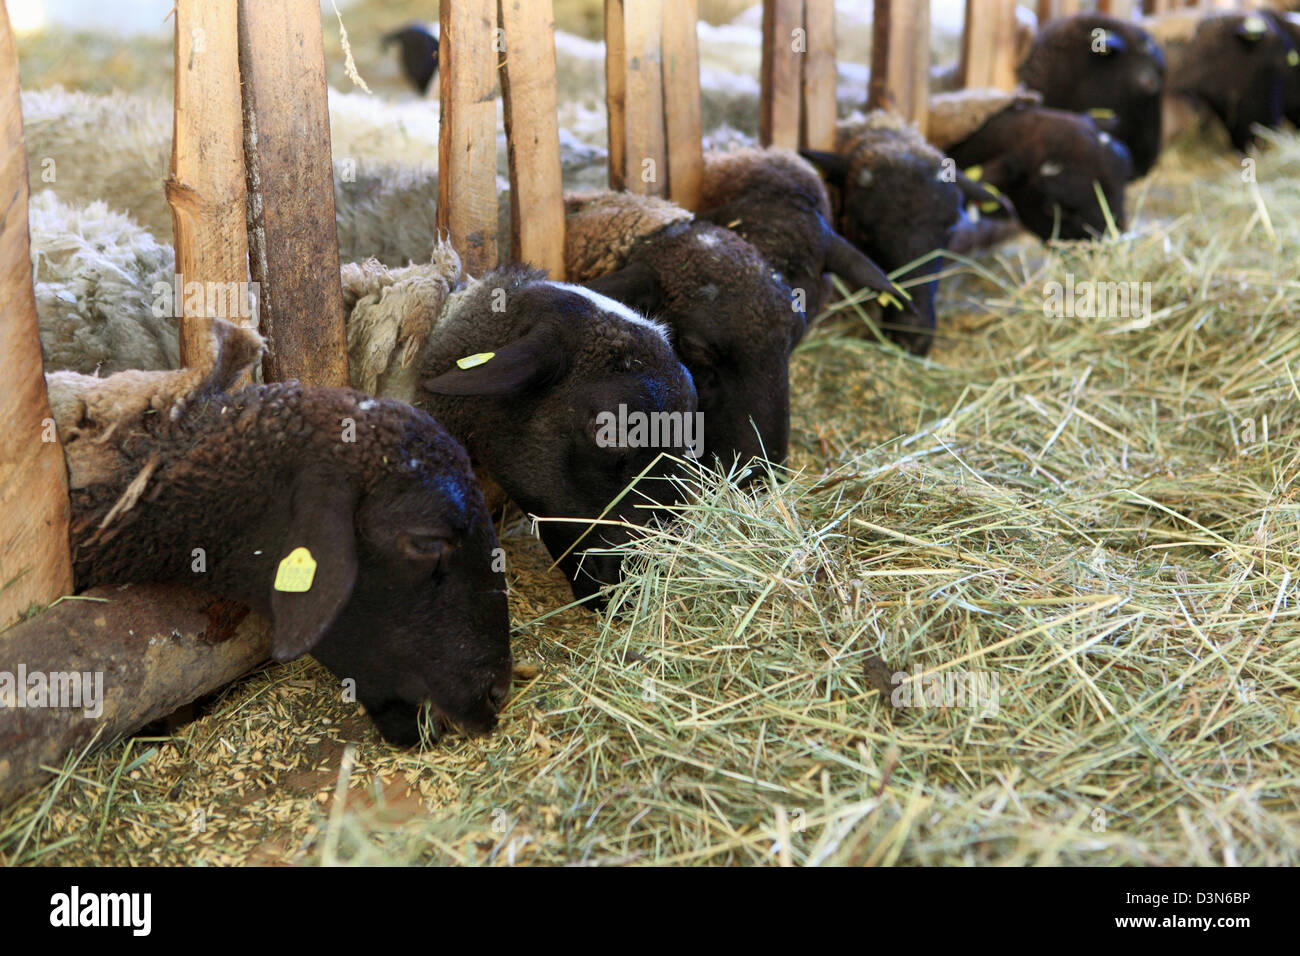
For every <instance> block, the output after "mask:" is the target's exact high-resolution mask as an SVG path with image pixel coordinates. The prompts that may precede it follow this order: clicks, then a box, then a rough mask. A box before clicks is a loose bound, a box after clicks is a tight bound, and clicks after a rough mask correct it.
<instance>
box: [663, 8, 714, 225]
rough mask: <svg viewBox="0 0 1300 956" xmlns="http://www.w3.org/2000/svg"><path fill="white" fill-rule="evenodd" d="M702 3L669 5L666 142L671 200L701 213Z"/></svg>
mask: <svg viewBox="0 0 1300 956" xmlns="http://www.w3.org/2000/svg"><path fill="white" fill-rule="evenodd" d="M699 18H700V15H699V0H665V3H664V14H663V103H664V138H665V141H666V143H665V145H666V148H667V151H668V196H669V198H670V199H672V201H673V202H675V203H677V205H679V206H682V207H683V208H685V209H698V208H699V205H700V189H701V188H702V185H703V180H704V144H703V129H702V126H701V120H700V50H699V38H698V35H697V33H696V24H697V23H698V21H699Z"/></svg>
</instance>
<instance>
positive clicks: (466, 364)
mask: <svg viewBox="0 0 1300 956" xmlns="http://www.w3.org/2000/svg"><path fill="white" fill-rule="evenodd" d="M496 354H497V353H496V352H475V353H474V354H473V355H466V356H465V357H464V358H458V359H456V367H457V368H474V366H476V365H482V364H483V363H484V362H490V361H492V359H493V358H494V357H495V356H496Z"/></svg>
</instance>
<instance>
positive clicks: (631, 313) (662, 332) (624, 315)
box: [555, 282, 668, 343]
mask: <svg viewBox="0 0 1300 956" xmlns="http://www.w3.org/2000/svg"><path fill="white" fill-rule="evenodd" d="M555 285H556V286H558V287H559V288H561V289H567V290H568V291H570V292H575V293H577V294H578V295H580V296H582V297H583V298H584V299H586V300H587V301H588V302H590V303H591V304H592V305H595V306H597V307H599V308H600V309H602V310H604V311H605V312H608V313H610V314H611V315H616V316H618V317H619V318H620V319H622V320H623V321H624V322H630V323H632V324H633V325H639V326H641V327H642V328H645V329H649V330H650V331H652V332H654V333H655V334H656V335H658V336H659V337H660V338H661V339H663V340H664V342H665V343H667V342H668V329H667V328H665V327H664V326H663V325H661V324H660V323H658V322H656V321H654V320H653V319H647V318H646V317H645V316H644V315H642V314H641V313H640V312H637V311H635V310H634V309H629V308H628V307H627V306H625V305H624V304H623V303H622V302H618V301H615V300H614V299H611V298H610V297H609V296H607V295H601V294H600V293H599V292H594V291H592V290H591V289H588V288H585V287H583V286H580V285H570V284H569V283H567V282H557V283H555Z"/></svg>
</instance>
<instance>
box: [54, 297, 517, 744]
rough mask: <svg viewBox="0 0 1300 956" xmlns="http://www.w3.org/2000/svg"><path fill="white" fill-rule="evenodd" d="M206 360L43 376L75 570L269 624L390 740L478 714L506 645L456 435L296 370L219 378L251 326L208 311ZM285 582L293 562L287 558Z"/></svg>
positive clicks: (501, 604) (471, 724) (98, 581)
mask: <svg viewBox="0 0 1300 956" xmlns="http://www.w3.org/2000/svg"><path fill="white" fill-rule="evenodd" d="M212 330H213V331H212V340H211V342H212V353H211V354H212V355H213V360H212V362H211V363H210V364H208V365H206V366H203V367H199V368H194V369H183V370H181V371H178V372H160V371H126V372H119V373H117V374H116V375H111V376H109V377H107V378H94V377H91V376H86V375H81V374H79V373H76V372H51V373H49V374H48V375H47V376H46V383H47V389H48V393H49V397H50V407H51V411H52V413H53V418H54V422H55V427H56V430H57V432H58V436H59V439H60V441H61V442H62V444H63V448H64V452H65V456H66V460H67V465H68V476H69V493H70V497H71V522H70V540H71V547H72V557H73V570H74V578H75V585H76V587H77V588H78V589H83V588H87V587H92V586H99V585H114V584H121V583H128V582H141V583H143V582H173V583H181V584H188V585H194V586H197V587H200V588H202V589H204V590H206V591H210V592H212V593H214V594H217V595H219V596H223V597H228V598H232V599H235V600H239V601H242V602H244V603H246V604H248V605H249V606H251V607H252V608H254V609H255V610H257V611H259V612H261V613H262V614H264V615H266V616H268V617H269V618H270V619H271V621H272V622H273V628H274V630H273V637H272V652H273V655H274V657H275V658H276V659H277V660H282V661H283V660H291V659H293V658H295V657H298V656H299V655H301V654H305V653H308V652H310V653H311V654H312V655H313V656H314V657H316V659H317V660H319V661H320V662H321V663H322V664H324V665H325V666H327V667H328V668H329V669H330V670H332V671H333V672H334V673H335V674H336V675H337V676H338V677H339V678H340V679H352V680H355V681H356V690H357V697H358V699H359V700H360V701H361V703H362V704H363V705H364V706H365V708H366V711H367V712H368V713H369V714H370V717H371V719H372V720H373V721H374V723H375V726H376V727H377V728H378V729H379V731H380V733H381V734H382V735H383V737H384V738H385V739H386V740H387V741H389V742H390V743H393V744H397V745H402V746H406V745H410V744H413V743H416V742H417V741H418V739H419V728H418V714H419V707H420V705H421V703H422V702H423V701H425V700H429V701H430V702H431V706H432V711H433V713H434V714H435V716H436V718H437V721H438V723H439V724H440V725H441V724H446V723H455V724H457V725H459V726H461V727H462V728H464V729H466V730H469V731H474V732H484V733H485V732H487V731H489V730H491V729H492V727H493V726H494V725H495V723H496V713H497V711H498V710H499V709H500V707H501V705H502V704H503V703H504V701H505V698H506V694H507V693H508V691H509V685H510V677H511V655H510V644H509V632H510V626H509V618H508V613H507V608H506V599H505V590H504V578H503V575H502V574H501V572H500V570H498V569H497V568H496V566H495V563H494V558H495V555H496V548H497V540H496V535H495V532H494V530H493V526H492V521H491V519H490V517H489V515H488V512H487V506H486V504H485V503H484V501H483V497H482V495H481V494H480V493H479V491H478V489H477V488H476V487H475V484H474V477H473V474H472V473H471V471H470V467H469V460H468V458H467V457H466V454H465V452H464V450H462V449H461V448H460V446H459V445H457V443H456V442H455V441H454V440H453V439H452V438H451V436H450V435H449V434H448V433H447V431H446V430H445V429H444V428H442V427H441V426H440V425H439V424H438V423H437V422H435V421H434V420H433V419H432V418H430V417H429V416H428V415H427V414H425V413H423V412H421V411H419V410H417V409H413V408H411V407H409V406H407V405H404V404H402V403H399V402H395V401H388V400H378V399H372V398H370V397H368V396H366V395H363V394H361V393H359V392H355V391H353V390H351V389H332V388H308V387H304V386H302V385H299V384H298V383H297V382H284V383H276V384H271V385H252V386H248V387H245V388H242V389H239V390H237V391H233V392H229V391H227V389H228V388H229V387H230V386H231V385H232V384H233V383H234V382H236V381H237V380H238V379H239V378H240V377H241V376H242V375H243V374H245V373H246V372H247V371H248V370H249V369H250V367H251V366H252V365H253V364H254V363H255V362H256V361H257V358H258V356H259V354H260V352H261V347H262V342H261V338H260V337H259V336H258V335H257V334H256V333H255V332H252V331H250V330H248V329H243V328H240V327H238V326H235V325H232V324H230V323H227V322H225V321H224V320H216V321H215V322H214V323H213V326H212ZM295 573H296V575H297V580H293V577H294V575H295Z"/></svg>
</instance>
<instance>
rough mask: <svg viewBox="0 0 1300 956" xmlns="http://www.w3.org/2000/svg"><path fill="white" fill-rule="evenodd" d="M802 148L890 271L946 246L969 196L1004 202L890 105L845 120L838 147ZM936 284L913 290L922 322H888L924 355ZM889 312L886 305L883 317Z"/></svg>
mask: <svg viewBox="0 0 1300 956" xmlns="http://www.w3.org/2000/svg"><path fill="white" fill-rule="evenodd" d="M803 155H804V156H805V157H806V158H807V159H809V160H810V161H812V162H813V163H814V164H816V166H817V167H818V168H819V169H820V170H821V171H822V173H823V174H824V175H825V176H826V180H827V182H828V183H829V184H830V186H831V196H832V199H833V203H834V206H835V210H836V225H837V227H838V229H839V231H840V232H841V233H843V235H844V237H845V238H846V239H848V240H849V241H850V242H852V243H853V244H854V245H855V246H857V247H858V248H859V249H861V250H862V251H863V252H864V253H866V254H867V256H869V257H870V258H871V259H872V260H873V261H874V262H878V263H880V265H881V266H882V267H883V268H885V269H888V270H889V271H890V272H897V271H898V270H900V269H901V268H903V267H904V266H906V265H908V264H909V263H912V262H915V261H917V260H919V259H922V258H923V257H925V256H926V255H927V254H929V253H932V252H935V251H936V250H942V249H945V248H947V247H948V245H949V243H950V242H951V241H952V238H953V233H954V230H956V228H957V227H958V225H959V224H960V223H961V222H962V221H963V204H964V203H965V202H977V203H981V204H987V203H993V204H994V205H997V204H998V203H999V199H998V197H996V196H994V195H992V194H990V193H989V192H987V191H986V190H984V189H983V188H982V187H980V186H979V185H978V184H976V183H973V182H971V180H970V179H969V178H968V177H966V176H965V174H963V173H962V172H961V171H960V170H957V169H956V168H955V166H954V164H953V163H952V162H951V161H949V162H948V163H946V164H945V162H944V156H943V154H942V153H940V152H939V151H938V150H937V149H935V148H934V147H933V146H931V145H930V144H929V143H927V142H926V141H925V138H924V137H923V136H921V134H920V133H919V132H917V130H916V128H915V127H914V126H911V125H910V124H908V123H907V122H906V121H904V120H902V119H900V118H899V117H898V116H896V115H894V114H893V113H888V112H885V111H883V110H877V111H872V112H871V113H869V114H868V115H867V116H866V117H865V118H863V119H860V120H849V121H841V122H840V124H839V127H838V129H837V131H836V152H834V153H825V152H816V151H813V150H804V151H803ZM942 264H943V260H942V257H939V256H936V257H935V258H933V259H931V260H929V261H928V262H925V263H923V264H921V265H919V266H916V267H915V268H914V269H913V270H912V272H910V273H908V274H907V275H908V276H911V277H912V278H922V277H924V276H928V275H932V274H934V273H935V272H937V271H938V270H939V268H940V267H941V266H942ZM936 285H937V282H924V283H922V284H920V285H914V286H912V288H911V290H910V294H911V296H912V302H913V305H914V306H915V309H916V311H917V313H918V314H919V315H920V317H921V322H920V323H917V324H916V325H914V326H913V325H903V326H902V327H892V328H891V327H890V326H889V325H886V328H887V330H888V331H889V332H890V334H891V335H893V336H894V338H896V339H897V340H898V341H899V342H900V344H902V345H903V346H904V347H905V348H908V349H909V350H911V351H913V352H916V353H919V354H922V355H924V354H925V353H926V352H927V351H928V350H929V348H930V344H931V342H932V340H933V338H934V329H935V324H936V319H935V309H934V296H935V291H936V289H935V287H936ZM890 318H891V316H890V312H889V311H888V310H887V311H886V312H885V314H884V315H883V316H882V321H885V322H888V321H889V319H890Z"/></svg>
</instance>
